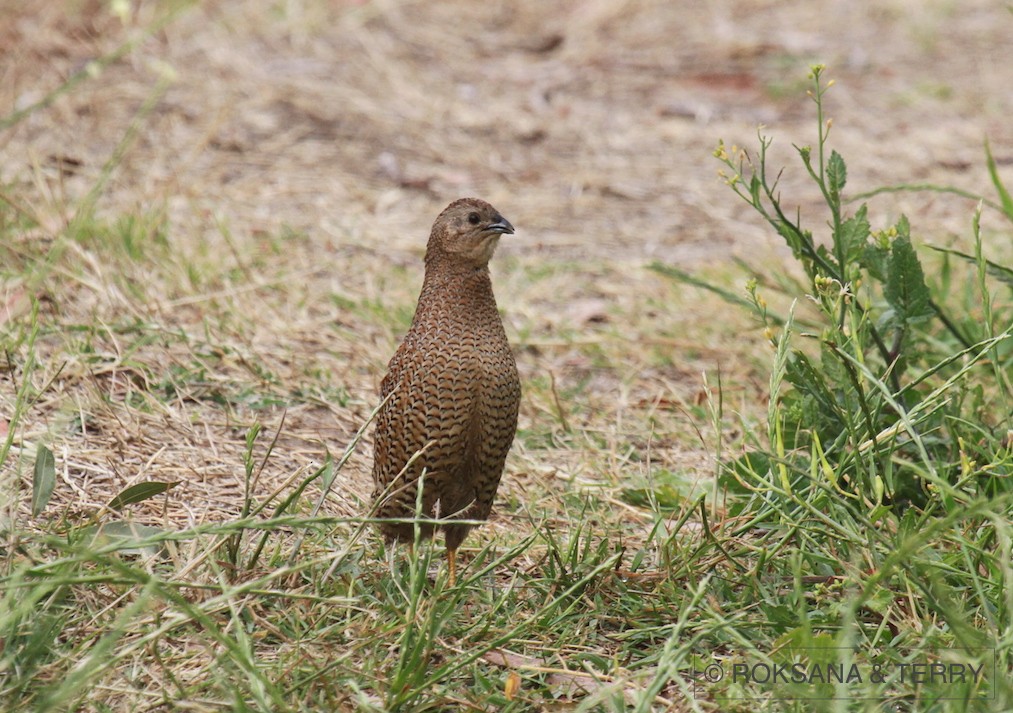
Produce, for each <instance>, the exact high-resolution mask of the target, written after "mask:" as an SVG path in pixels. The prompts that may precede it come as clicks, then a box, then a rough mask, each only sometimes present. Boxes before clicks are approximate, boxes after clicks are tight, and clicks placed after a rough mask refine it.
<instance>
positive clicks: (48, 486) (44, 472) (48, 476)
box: [32, 445, 56, 517]
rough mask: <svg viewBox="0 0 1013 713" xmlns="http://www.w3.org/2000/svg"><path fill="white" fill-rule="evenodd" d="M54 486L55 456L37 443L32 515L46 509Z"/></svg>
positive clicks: (33, 477) (37, 514)
mask: <svg viewBox="0 0 1013 713" xmlns="http://www.w3.org/2000/svg"><path fill="white" fill-rule="evenodd" d="M55 486H56V458H55V457H53V451H51V450H49V449H48V448H47V447H46V446H43V445H39V447H38V448H37V449H36V451H35V472H34V473H33V474H32V517H38V516H39V513H41V512H42V511H43V510H45V509H46V505H48V504H49V499H50V498H51V497H52V496H53V488H54V487H55Z"/></svg>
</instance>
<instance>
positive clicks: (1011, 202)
mask: <svg viewBox="0 0 1013 713" xmlns="http://www.w3.org/2000/svg"><path fill="white" fill-rule="evenodd" d="M985 162H986V164H987V165H988V175H989V176H991V178H992V185H993V186H995V191H996V193H998V194H999V200H1000V201H1001V202H1002V212H1003V213H1005V214H1006V217H1007V218H1009V219H1010V220H1013V197H1011V196H1010V194H1009V191H1008V190H1006V186H1004V185H1003V182H1002V179H1001V178H999V169H998V167H997V166H996V165H995V158H994V157H993V156H992V147H991V146H989V145H988V140H987V139H986V140H985Z"/></svg>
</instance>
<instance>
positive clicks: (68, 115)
mask: <svg viewBox="0 0 1013 713" xmlns="http://www.w3.org/2000/svg"><path fill="white" fill-rule="evenodd" d="M0 12H2V16H3V21H2V22H0V78H2V81H0V114H3V115H10V114H11V113H12V112H15V111H17V110H19V109H26V108H29V107H32V106H33V105H34V104H36V103H38V102H40V101H44V100H46V99H47V96H48V95H49V94H50V93H51V92H53V91H54V90H55V89H57V88H58V87H59V86H60V85H61V84H62V83H63V82H65V81H67V80H68V78H71V77H73V76H75V73H79V72H82V71H83V70H84V71H86V72H87V74H86V75H85V77H84V78H83V80H82V81H81V82H80V83H78V84H77V85H76V86H74V87H73V88H71V89H70V90H68V91H66V92H63V93H61V94H60V95H59V96H58V97H56V98H55V100H54V101H52V103H51V104H50V105H49V106H48V107H47V108H45V109H42V110H36V111H33V112H31V114H30V115H28V116H27V117H26V118H24V119H23V120H22V121H20V122H19V123H17V124H16V125H15V126H13V127H11V128H7V129H5V130H4V131H2V132H0V181H2V182H3V183H4V184H17V183H36V184H37V185H38V187H39V188H40V189H42V191H43V195H48V196H49V197H50V198H49V200H51V202H52V204H53V205H54V206H55V205H58V204H59V203H60V201H61V200H63V199H64V198H65V197H78V198H79V197H80V196H81V195H82V194H84V193H87V192H88V191H89V190H91V188H92V187H93V186H94V184H95V180H96V178H97V177H98V176H99V175H100V174H101V172H102V169H103V166H104V165H105V164H106V162H107V161H109V159H110V156H111V155H112V154H113V152H114V151H115V150H116V149H117V146H119V145H120V144H121V143H122V142H123V140H124V137H125V135H126V134H127V132H128V131H129V130H130V127H131V123H132V122H135V123H136V124H137V125H136V126H135V129H136V135H135V136H133V137H132V138H131V139H130V141H129V142H128V143H129V146H128V147H125V153H124V155H123V157H122V161H121V163H120V164H119V165H118V166H117V168H116V171H115V172H114V173H113V174H112V175H110V176H109V180H108V184H107V185H106V186H105V187H104V188H103V191H102V192H101V196H100V198H99V203H100V207H104V208H107V209H108V208H113V207H118V208H121V209H122V208H124V207H128V208H129V207H130V206H134V205H146V206H151V205H155V204H164V205H166V206H167V209H168V212H169V216H170V218H171V220H172V221H173V222H174V223H176V224H178V225H180V226H187V227H188V228H189V229H191V230H200V229H202V226H206V222H205V221H204V220H203V219H202V218H201V217H200V215H201V211H211V212H213V213H214V214H215V215H217V216H219V217H220V218H221V219H222V220H227V221H228V223H229V225H230V226H231V229H232V230H233V231H258V230H260V231H274V230H277V229H278V228H279V227H280V226H287V227H288V228H290V229H293V230H298V231H311V232H312V233H313V234H314V236H316V238H317V239H318V240H319V244H320V245H321V246H323V245H325V244H327V241H328V240H329V239H332V240H338V241H343V240H345V238H346V237H347V236H348V235H350V234H353V235H355V236H357V238H356V239H357V240H358V241H359V242H361V243H362V244H364V245H371V246H375V245H376V242H377V241H379V240H382V241H384V245H385V246H390V247H392V248H393V249H395V250H397V251H402V250H409V251H418V250H419V249H420V246H421V241H422V240H423V239H424V238H425V234H426V231H427V230H428V227H429V225H430V223H431V218H432V216H433V215H435V214H436V212H438V211H439V209H440V208H442V207H443V206H444V205H445V204H446V203H448V202H449V201H451V200H453V199H455V198H457V197H459V196H463V195H471V194H477V195H480V196H483V197H485V198H487V199H489V200H490V201H491V202H493V203H494V204H495V205H496V206H498V207H499V208H500V210H502V211H503V213H504V214H505V215H507V216H509V218H510V220H511V221H513V223H514V224H515V225H516V226H517V227H518V236H517V239H516V241H511V242H512V244H510V245H506V246H504V250H505V251H513V250H523V251H527V252H531V251H536V250H537V251H544V252H545V253H546V254H548V255H552V256H558V257H561V258H576V257H580V256H597V257H607V258H612V259H616V260H643V259H644V258H658V259H662V260H665V261H671V262H679V263H691V262H694V261H700V260H707V259H711V258H715V257H716V258H722V257H724V256H726V255H728V254H729V252H731V251H735V250H737V249H741V248H742V247H743V246H746V248H747V249H748V250H749V251H751V252H752V251H754V250H755V249H757V247H758V245H760V244H763V245H764V246H766V245H767V238H766V237H765V233H764V231H763V230H762V228H761V227H760V226H759V225H758V224H757V221H756V220H755V219H754V218H753V217H752V216H751V215H749V214H747V213H746V212H745V211H743V210H741V207H740V206H739V205H738V203H737V202H736V201H735V200H734V199H733V197H732V196H731V194H730V192H729V191H728V190H727V188H725V187H723V186H722V185H721V182H720V181H719V180H718V179H717V178H716V169H717V167H718V166H717V162H716V161H714V159H713V158H712V156H711V151H712V150H713V148H714V146H715V145H716V142H717V140H718V139H719V138H721V139H724V141H725V142H726V144H728V145H733V144H734V145H738V146H740V147H742V146H744V147H746V148H749V149H753V148H755V146H756V132H757V127H758V126H759V125H763V126H765V127H766V131H767V133H769V134H771V135H772V136H774V137H775V143H774V147H773V154H772V156H773V158H774V163H775V164H776V165H777V166H780V165H781V164H782V163H790V162H792V161H793V159H794V157H793V156H792V150H791V144H792V143H795V144H799V145H802V144H806V143H811V142H813V141H815V123H814V121H813V111H812V104H811V102H810V101H809V100H808V99H807V98H806V96H805V93H804V91H805V88H806V86H807V85H806V75H807V72H808V66H809V65H810V64H812V63H814V62H820V63H825V64H826V65H827V66H828V71H827V76H828V77H829V78H832V79H834V80H836V83H837V84H836V86H835V87H834V89H833V90H832V91H831V93H830V95H829V97H828V100H827V106H828V115H829V116H830V117H832V119H833V121H834V131H833V134H832V144H833V145H834V147H835V148H837V149H838V150H839V151H840V152H841V153H842V154H843V155H844V156H845V158H846V159H847V161H848V167H849V176H850V184H849V187H850V189H851V190H852V191H860V190H869V189H872V188H874V187H877V186H880V185H884V184H896V183H920V182H936V183H946V184H953V185H958V186H960V187H962V188H966V189H968V190H971V191H979V192H985V191H986V190H988V185H989V184H988V181H987V176H986V175H985V173H984V170H983V168H982V167H983V162H982V160H981V159H982V154H983V152H982V143H983V140H984V139H985V137H988V138H989V139H990V140H991V142H992V146H993V151H994V152H995V154H996V157H997V160H998V162H999V164H1000V168H1002V167H1003V166H1008V165H1009V164H1010V163H1011V162H1013V124H1011V122H1010V121H1009V116H1010V115H1011V110H1013V81H1011V79H1013V76H1011V75H1013V69H1011V65H1010V63H1009V61H1008V59H1009V58H1010V57H1013V14H1011V12H1010V10H1009V7H1007V6H1006V4H1004V3H999V2H994V1H992V0H962V1H961V2H956V1H954V0H887V1H886V2H882V1H879V0H877V1H876V2H873V1H871V0H870V1H868V2H866V1H863V0H836V1H833V0H831V1H827V2H809V1H808V0H797V1H795V2H791V1H768V0H747V1H746V2H731V1H718V2H708V3H696V2H670V1H661V0H658V1H651V0H628V1H622V0H607V1H606V0H586V1H576V0H571V1H569V2H560V3H540V2H522V1H518V2H484V3H473V2H464V1H460V2H455V1H449V2H439V3H431V2H397V1H394V0H382V1H379V2H349V1H341V0H327V1H325V0H316V1H314V0H289V1H284V0H279V1H277V2H241V1H239V0H217V1H215V2H197V3H184V4H179V3H173V2H136V1H132V0H114V1H113V2H99V1H98V0H68V1H66V2H53V1H50V0H40V1H39V2H33V3H21V2H15V1H14V0H4V1H3V2H2V3H0ZM110 55H115V56H114V57H110ZM146 103H147V104H150V106H147V107H146ZM142 110H143V111H145V112H146V113H145V115H144V118H143V121H138V113H139V111H142ZM800 174H801V171H794V172H789V173H788V174H787V175H786V176H785V178H784V180H785V181H786V183H785V185H786V187H793V186H794V184H795V182H796V178H797V180H798V183H799V184H802V183H804V181H803V180H802V176H801V175H800ZM800 190H803V191H804V190H808V188H805V189H800ZM803 195H806V194H805V193H804V192H803ZM879 200H883V199H879ZM887 200H889V201H891V202H892V203H891V205H896V210H897V211H901V210H906V211H909V212H912V211H917V212H919V213H922V214H926V215H930V216H931V217H932V219H933V220H932V222H931V224H929V223H928V222H927V221H926V222H923V223H921V224H920V225H916V226H915V227H916V229H920V230H931V231H940V232H942V233H946V232H948V231H951V232H957V231H963V230H964V229H965V228H966V225H967V221H968V211H969V206H970V205H971V204H969V203H968V202H966V201H964V202H960V201H956V202H954V201H947V200H944V199H941V198H940V197H939V196H925V195H917V196H900V197H897V196H892V197H890V198H889V199H887ZM803 208H804V206H803ZM926 212H927V213H926ZM195 216H196V218H195ZM874 227H875V226H874Z"/></svg>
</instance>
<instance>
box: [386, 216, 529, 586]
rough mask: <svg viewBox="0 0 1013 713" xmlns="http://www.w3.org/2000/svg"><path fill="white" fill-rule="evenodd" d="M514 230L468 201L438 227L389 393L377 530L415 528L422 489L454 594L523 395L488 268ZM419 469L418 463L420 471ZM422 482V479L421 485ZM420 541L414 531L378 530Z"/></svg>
mask: <svg viewBox="0 0 1013 713" xmlns="http://www.w3.org/2000/svg"><path fill="white" fill-rule="evenodd" d="M513 232H514V229H513V226H512V225H510V223H509V222H508V221H507V220H506V219H504V218H503V216H501V215H500V214H499V212H498V211H497V210H496V209H495V208H493V207H492V206H491V205H489V204H488V203H486V202H485V201H482V200H479V199H477V198H462V199H461V200H458V201H455V202H453V203H451V204H450V205H449V206H447V208H446V209H445V210H444V211H443V212H442V213H440V215H439V216H438V217H437V218H436V222H435V223H434V224H433V229H432V232H431V233H430V236H429V243H428V245H427V247H426V272H425V278H424V280H423V284H422V292H421V294H420V295H419V302H418V306H417V307H416V309H415V317H414V318H413V319H412V324H411V328H410V329H409V330H408V334H407V335H405V338H404V341H403V342H402V343H401V346H400V347H399V348H398V350H397V352H396V353H395V354H394V357H393V358H392V359H391V360H390V364H389V365H388V371H387V375H386V376H385V377H384V379H383V382H382V383H381V385H380V395H381V399H386V401H385V402H384V403H383V406H382V408H381V409H380V412H379V413H378V414H377V419H376V430H375V434H374V451H373V484H374V491H373V500H374V509H373V512H374V513H375V516H376V517H377V518H378V519H380V520H383V519H411V518H413V517H414V516H415V513H416V511H417V498H418V488H419V482H420V478H421V482H422V508H421V513H420V514H421V515H422V517H424V518H427V519H433V518H438V519H440V520H442V521H445V522H441V523H440V524H439V525H434V524H431V523H429V524H422V525H421V533H422V536H423V537H432V536H433V534H434V530H435V528H436V527H440V528H441V529H442V530H443V532H444V536H445V538H446V543H447V559H448V564H449V570H450V573H449V574H450V576H449V579H450V583H451V584H453V583H454V581H455V578H456V566H455V565H456V553H457V548H458V547H459V546H460V544H461V543H462V542H463V541H464V538H465V537H466V536H467V534H468V531H469V530H470V529H471V526H470V525H466V524H461V523H459V522H456V521H459V520H485V519H486V518H488V516H489V512H490V511H491V509H492V504H493V500H494V498H495V496H496V489H497V488H498V487H499V482H500V478H501V477H502V474H503V466H504V463H505V462H506V456H507V452H508V451H509V450H510V444H511V443H512V442H513V438H514V433H515V431H516V429H517V411H518V407H519V405H520V397H521V386H520V379H519V378H518V375H517V364H516V362H515V361H514V356H513V352H512V351H511V350H510V344H509V342H508V341H507V338H506V332H505V331H504V330H503V322H502V320H501V319H500V316H499V312H498V311H497V308H496V300H495V298H494V296H493V292H492V281H491V279H490V276H489V259H490V258H491V257H492V254H493V251H494V250H495V249H496V244H497V243H498V241H499V237H500V236H501V235H502V234H504V233H513ZM413 457H414V460H413ZM423 472H424V473H425V477H422V474H423ZM378 526H379V529H380V531H381V532H382V533H383V535H384V536H385V537H386V538H387V539H388V540H391V541H395V540H402V541H408V542H411V541H413V538H414V533H415V528H414V524H413V523H411V522H380V523H379V525H378Z"/></svg>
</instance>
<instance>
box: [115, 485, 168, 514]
mask: <svg viewBox="0 0 1013 713" xmlns="http://www.w3.org/2000/svg"><path fill="white" fill-rule="evenodd" d="M177 485H179V481H176V482H171V483H166V482H161V481H157V480H149V481H146V482H143V483H136V484H135V485H131V486H130V487H129V488H127V489H126V490H123V491H121V492H120V493H119V495H117V496H116V497H115V498H113V499H112V500H110V501H109V505H108V507H109V509H110V510H121V509H122V508H124V507H126V506H127V505H133V504H134V503H139V502H141V501H142V500H147V499H148V498H153V497H155V496H156V495H161V494H162V493H164V492H167V491H169V490H172V489H173V488H175V487H176V486H177Z"/></svg>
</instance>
